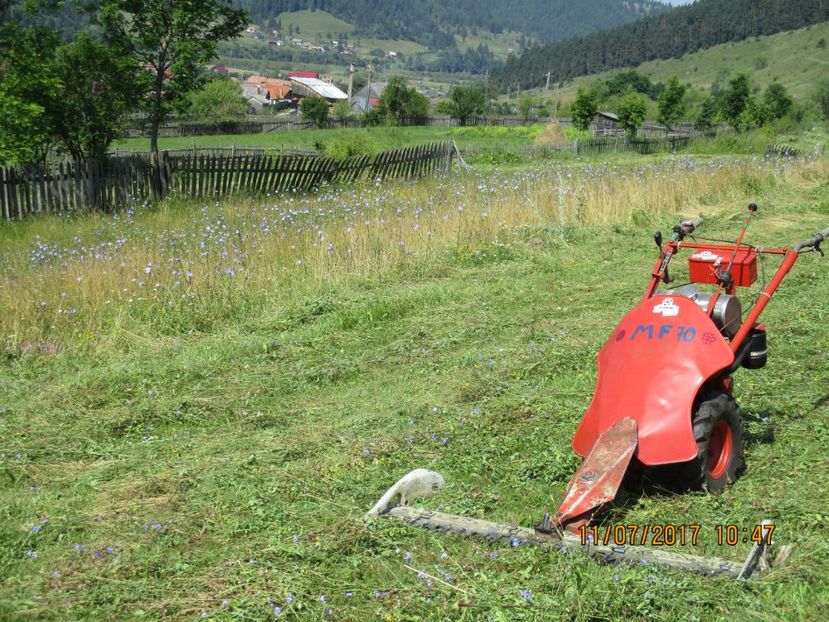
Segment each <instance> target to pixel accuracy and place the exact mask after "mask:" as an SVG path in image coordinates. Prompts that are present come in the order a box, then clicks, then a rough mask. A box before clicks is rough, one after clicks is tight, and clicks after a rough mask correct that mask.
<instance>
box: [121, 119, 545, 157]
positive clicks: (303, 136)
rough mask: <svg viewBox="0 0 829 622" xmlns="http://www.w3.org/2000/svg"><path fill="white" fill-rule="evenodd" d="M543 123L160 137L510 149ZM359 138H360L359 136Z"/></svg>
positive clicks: (250, 143)
mask: <svg viewBox="0 0 829 622" xmlns="http://www.w3.org/2000/svg"><path fill="white" fill-rule="evenodd" d="M542 129H543V126H541V125H534V126H524V127H513V128H506V127H467V128H464V127H385V126H384V127H367V128H361V129H344V130H310V129H309V130H301V131H285V132H267V133H260V134H243V135H221V136H193V137H190V136H188V137H173V138H160V139H159V147H160V148H161V149H187V148H189V147H193V146H194V145H195V146H196V147H230V146H231V145H238V146H246V147H268V148H278V147H308V148H313V147H314V146H315V145H318V144H319V145H330V144H334V143H337V142H340V141H345V140H357V141H360V142H362V143H363V144H364V146H365V147H366V148H368V149H370V150H372V151H379V150H382V149H393V148H396V147H408V146H412V145H419V144H423V143H426V142H430V141H435V140H446V139H452V140H454V141H455V142H456V143H457V144H458V146H459V147H460V148H466V147H481V148H500V149H510V148H517V147H529V146H531V145H532V144H533V139H534V138H535V137H536V136H537V135H538V134H539V132H541V130H542ZM355 137H356V138H355ZM149 146H150V140H149V139H148V138H129V139H124V140H121V141H119V142H117V143H116V144H115V145H114V148H117V149H130V150H136V151H145V150H147V151H148V150H149Z"/></svg>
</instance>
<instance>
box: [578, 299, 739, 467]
mask: <svg viewBox="0 0 829 622" xmlns="http://www.w3.org/2000/svg"><path fill="white" fill-rule="evenodd" d="M733 362H734V354H733V353H732V351H731V348H730V347H729V346H728V343H727V342H726V340H725V339H724V338H723V336H722V335H721V334H720V331H719V330H718V328H717V326H716V325H715V324H714V322H712V321H711V319H710V318H709V317H708V316H707V315H706V314H705V313H704V312H703V311H702V310H701V308H700V306H699V305H698V304H697V303H696V302H695V301H694V300H692V299H690V298H687V297H684V296H676V295H655V296H652V297H651V298H648V299H647V300H644V301H643V302H641V303H640V304H639V305H638V306H636V307H634V308H633V309H632V310H631V311H629V312H628V313H627V315H625V317H624V318H622V321H621V322H619V325H618V326H617V327H616V329H615V330H614V331H613V333H612V334H611V336H610V338H609V339H608V340H607V343H606V344H605V345H604V346H603V347H602V349H601V350H600V351H599V356H598V375H597V380H596V390H595V393H594V394H593V400H592V401H591V403H590V406H589V407H588V408H587V411H586V412H585V414H584V417H582V420H581V423H580V424H579V426H578V428H577V430H576V434H575V436H574V437H573V449H574V450H575V451H576V453H577V454H579V455H580V456H587V454H588V453H590V450H591V448H592V447H593V443H594V442H595V441H596V439H597V438H598V436H599V435H600V434H601V433H602V432H604V431H605V430H607V429H608V428H609V427H610V426H611V425H613V423H615V422H616V421H617V420H619V419H622V418H624V417H633V418H634V419H635V420H636V423H637V430H638V437H639V438H638V441H639V442H638V449H637V458H638V460H639V462H641V463H642V464H646V465H659V464H670V463H674V462H685V461H687V460H691V459H692V458H695V457H696V456H697V443H696V440H695V439H694V433H693V427H692V423H691V417H692V414H693V413H692V411H693V406H694V400H695V398H696V396H697V393H698V392H699V389H700V387H701V386H702V385H703V384H704V383H705V381H706V380H708V379H710V378H713V377H716V376H718V375H719V374H720V373H721V372H723V371H724V370H726V369H727V368H728V367H730V366H731V364H732V363H733Z"/></svg>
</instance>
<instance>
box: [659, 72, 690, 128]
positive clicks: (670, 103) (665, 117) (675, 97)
mask: <svg viewBox="0 0 829 622" xmlns="http://www.w3.org/2000/svg"><path fill="white" fill-rule="evenodd" d="M685 90H686V89H685V87H684V86H682V85H681V84H680V83H679V79H678V78H677V77H676V76H674V77H672V78H671V79H670V80H668V83H667V84H666V85H665V88H664V89H663V90H662V94H661V95H660V96H659V101H658V102H657V107H658V108H659V116H658V117H657V119H658V121H659V122H660V123H663V124H664V125H665V126H666V127H667V128H668V129H669V130H672V129H673V127H672V126H673V124H674V123H676V122H677V121H679V119H681V118H682V115H684V114H685V102H684V101H683V98H684V97H685Z"/></svg>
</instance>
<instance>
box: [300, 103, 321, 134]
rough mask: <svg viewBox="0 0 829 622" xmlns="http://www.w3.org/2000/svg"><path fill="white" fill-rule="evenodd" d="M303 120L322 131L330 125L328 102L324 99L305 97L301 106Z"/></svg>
mask: <svg viewBox="0 0 829 622" xmlns="http://www.w3.org/2000/svg"><path fill="white" fill-rule="evenodd" d="M299 111H300V112H301V113H302V118H303V119H305V120H306V121H312V122H313V123H314V125H316V126H317V127H318V128H320V129H322V128H324V127H325V126H326V125H327V124H328V102H327V101H325V100H324V99H323V98H322V97H316V96H312V97H305V98H303V100H302V102H301V103H300V105H299Z"/></svg>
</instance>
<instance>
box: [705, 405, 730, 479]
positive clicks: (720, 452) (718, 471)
mask: <svg viewBox="0 0 829 622" xmlns="http://www.w3.org/2000/svg"><path fill="white" fill-rule="evenodd" d="M731 451H732V443H731V426H729V425H728V423H727V422H726V421H724V420H720V421H717V423H716V424H715V425H714V429H713V430H711V439H710V440H709V441H708V454H707V464H708V473H709V474H710V475H711V477H712V478H713V479H720V478H721V477H722V476H723V475H725V472H726V471H727V470H728V465H729V463H730V462H731Z"/></svg>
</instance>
